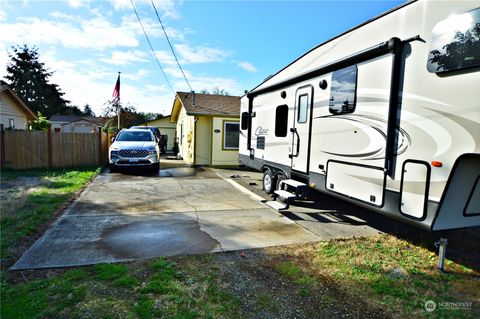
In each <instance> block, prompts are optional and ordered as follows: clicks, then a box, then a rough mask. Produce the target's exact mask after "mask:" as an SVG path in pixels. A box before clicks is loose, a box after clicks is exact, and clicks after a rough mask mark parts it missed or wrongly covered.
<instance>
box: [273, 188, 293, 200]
mask: <svg viewBox="0 0 480 319" xmlns="http://www.w3.org/2000/svg"><path fill="white" fill-rule="evenodd" d="M275 194H277V195H278V196H280V197H282V198H285V199H290V198H295V197H296V195H295V194H293V193H290V192H287V191H284V190H283V189H277V190H276V191H275Z"/></svg>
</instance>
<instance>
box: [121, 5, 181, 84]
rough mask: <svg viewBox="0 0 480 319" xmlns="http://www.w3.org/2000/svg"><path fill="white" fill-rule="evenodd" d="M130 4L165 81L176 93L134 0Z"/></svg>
mask: <svg viewBox="0 0 480 319" xmlns="http://www.w3.org/2000/svg"><path fill="white" fill-rule="evenodd" d="M130 3H131V4H132V8H133V11H135V15H136V16H137V19H138V23H140V26H141V27H142V30H143V34H144V35H145V38H146V39H147V42H148V45H149V46H150V50H151V51H152V54H153V56H154V57H155V60H156V61H157V64H158V66H159V67H160V70H162V73H163V77H164V78H165V81H167V84H168V86H169V87H170V89H172V91H173V92H175V90H174V89H173V87H172V85H171V84H170V81H168V78H167V75H166V74H165V71H164V70H163V68H162V65H161V64H160V61H158V58H157V55H156V54H155V50H154V49H153V46H152V43H151V42H150V39H149V38H148V35H147V32H146V31H145V28H144V27H143V23H142V20H140V16H139V15H138V12H137V8H135V4H134V3H133V0H130Z"/></svg>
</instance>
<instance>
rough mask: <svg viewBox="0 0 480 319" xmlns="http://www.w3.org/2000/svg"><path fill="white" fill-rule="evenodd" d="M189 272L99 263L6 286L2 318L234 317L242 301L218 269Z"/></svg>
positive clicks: (158, 263)
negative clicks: (219, 279) (226, 289)
mask: <svg viewBox="0 0 480 319" xmlns="http://www.w3.org/2000/svg"><path fill="white" fill-rule="evenodd" d="M194 273H195V274H194V275H190V274H187V273H185V272H183V271H182V270H181V269H180V268H179V267H178V266H177V265H176V264H175V263H174V262H171V261H167V260H164V259H156V260H154V261H150V262H144V263H142V262H137V263H130V264H99V265H95V266H90V267H81V268H77V269H71V270H67V271H65V272H63V273H61V274H57V275H56V276H55V277H53V278H49V279H41V280H35V281H32V282H28V283H25V284H21V285H17V286H10V285H8V284H6V283H3V286H2V308H1V317H2V318H25V319H27V318H28V319H30V318H145V319H148V318H185V319H187V318H191V319H194V318H219V317H222V315H225V313H228V316H227V317H228V318H235V317H238V316H237V314H236V307H237V303H238V302H237V300H236V299H235V298H233V297H232V296H229V295H228V294H226V293H223V292H222V291H221V290H220V289H219V288H218V286H217V284H216V278H215V271H214V270H208V269H198V270H197V271H195V272H194Z"/></svg>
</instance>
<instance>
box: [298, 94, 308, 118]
mask: <svg viewBox="0 0 480 319" xmlns="http://www.w3.org/2000/svg"><path fill="white" fill-rule="evenodd" d="M307 115H308V94H303V95H300V96H299V97H298V118H297V122H298V123H307Z"/></svg>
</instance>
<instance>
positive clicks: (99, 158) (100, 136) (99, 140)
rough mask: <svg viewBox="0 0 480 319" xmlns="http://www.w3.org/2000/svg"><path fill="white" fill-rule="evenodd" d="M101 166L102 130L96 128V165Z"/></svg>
mask: <svg viewBox="0 0 480 319" xmlns="http://www.w3.org/2000/svg"><path fill="white" fill-rule="evenodd" d="M102 164H103V160H102V129H101V128H98V165H99V166H101V165H102Z"/></svg>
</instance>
